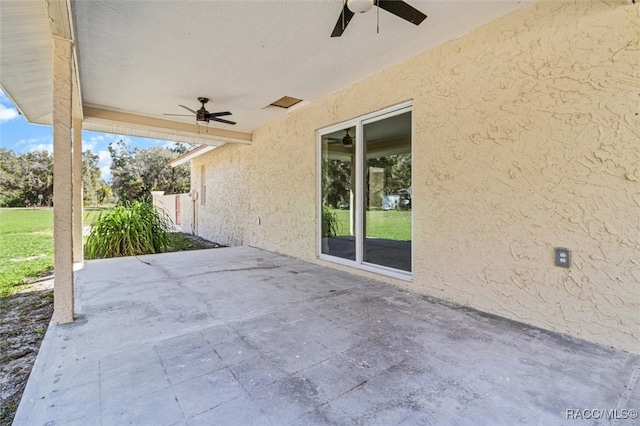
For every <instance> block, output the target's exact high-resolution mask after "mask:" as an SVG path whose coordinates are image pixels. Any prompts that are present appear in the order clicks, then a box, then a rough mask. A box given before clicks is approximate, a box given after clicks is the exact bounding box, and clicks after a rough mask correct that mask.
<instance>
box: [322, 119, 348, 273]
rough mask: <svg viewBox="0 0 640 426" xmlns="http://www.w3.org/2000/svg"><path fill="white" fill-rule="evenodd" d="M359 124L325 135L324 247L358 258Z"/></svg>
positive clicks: (345, 257) (344, 255) (323, 161)
mask: <svg viewBox="0 0 640 426" xmlns="http://www.w3.org/2000/svg"><path fill="white" fill-rule="evenodd" d="M355 131H356V129H355V127H348V128H345V129H341V130H338V131H335V132H332V133H329V134H326V135H323V136H322V140H321V144H322V147H321V149H322V155H321V157H322V158H321V161H322V164H321V173H322V178H321V185H322V188H321V191H322V201H321V202H322V212H321V219H322V225H321V230H322V251H321V253H323V254H328V255H331V256H336V257H340V258H343V259H349V260H356V220H355V219H356V201H355V180H356V179H355V173H356V147H355V145H356V144H355Z"/></svg>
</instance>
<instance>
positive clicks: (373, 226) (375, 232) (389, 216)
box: [331, 209, 411, 241]
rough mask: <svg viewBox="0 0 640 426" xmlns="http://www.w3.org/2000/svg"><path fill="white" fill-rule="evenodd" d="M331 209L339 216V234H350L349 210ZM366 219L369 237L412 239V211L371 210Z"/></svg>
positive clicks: (398, 239) (397, 239)
mask: <svg viewBox="0 0 640 426" xmlns="http://www.w3.org/2000/svg"><path fill="white" fill-rule="evenodd" d="M331 211H332V212H333V213H335V215H336V217H337V218H338V223H339V232H338V235H349V210H338V209H331ZM366 219H367V220H366V228H367V232H366V234H367V237H371V238H385V239H388V240H396V241H411V211H400V210H387V211H385V210H369V211H367V217H366Z"/></svg>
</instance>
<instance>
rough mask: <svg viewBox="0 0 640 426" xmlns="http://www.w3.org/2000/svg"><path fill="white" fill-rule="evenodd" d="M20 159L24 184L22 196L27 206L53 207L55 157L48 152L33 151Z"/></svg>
mask: <svg viewBox="0 0 640 426" xmlns="http://www.w3.org/2000/svg"><path fill="white" fill-rule="evenodd" d="M19 158H20V165H21V168H22V183H23V184H22V188H21V191H20V192H21V194H20V196H21V197H22V199H23V200H24V203H25V205H27V206H37V205H42V206H50V205H52V204H53V155H51V154H49V152H47V151H33V152H28V153H26V154H22V155H21V156H20V157H19ZM40 195H42V198H40Z"/></svg>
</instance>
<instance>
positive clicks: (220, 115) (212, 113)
mask: <svg viewBox="0 0 640 426" xmlns="http://www.w3.org/2000/svg"><path fill="white" fill-rule="evenodd" d="M223 115H231V113H230V112H229V111H224V112H210V113H208V114H207V118H216V117H222V116H223Z"/></svg>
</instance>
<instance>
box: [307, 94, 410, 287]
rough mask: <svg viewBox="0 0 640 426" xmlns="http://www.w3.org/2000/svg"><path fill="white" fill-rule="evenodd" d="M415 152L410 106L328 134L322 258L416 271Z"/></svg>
mask: <svg viewBox="0 0 640 426" xmlns="http://www.w3.org/2000/svg"><path fill="white" fill-rule="evenodd" d="M411 152H412V143H411V107H410V106H403V107H398V108H396V109H389V110H388V111H387V112H386V113H378V114H375V115H374V114H372V115H369V116H367V117H364V118H361V119H359V120H353V121H351V122H349V124H345V125H344V126H343V127H342V126H334V127H332V128H331V129H328V130H327V133H324V134H322V133H321V134H320V168H319V170H320V179H319V184H320V209H319V211H320V219H321V223H320V224H319V231H320V233H321V237H320V238H321V241H320V255H321V256H324V255H327V256H330V257H331V260H334V261H338V262H341V263H345V262H346V263H347V264H354V265H357V266H359V267H361V268H364V269H372V268H375V269H376V270H377V271H380V270H381V268H380V267H383V268H384V269H388V271H387V272H386V273H389V274H392V275H398V274H399V275H400V276H406V273H411V270H412V267H411V264H412V242H411V239H412V216H411V209H412V199H411V193H412V182H411V166H412V159H411ZM336 258H339V259H336Z"/></svg>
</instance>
